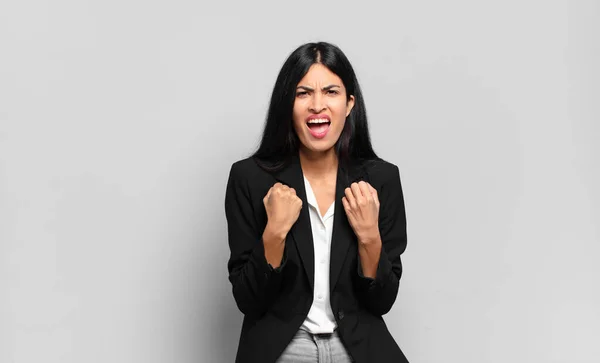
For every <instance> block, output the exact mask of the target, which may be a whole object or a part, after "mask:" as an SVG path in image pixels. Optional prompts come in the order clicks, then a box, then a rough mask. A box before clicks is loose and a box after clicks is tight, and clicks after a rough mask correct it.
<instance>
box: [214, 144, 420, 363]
mask: <svg viewBox="0 0 600 363" xmlns="http://www.w3.org/2000/svg"><path fill="white" fill-rule="evenodd" d="M359 180H364V181H366V182H368V183H370V184H371V185H372V186H373V187H374V188H375V189H376V190H377V193H378V196H379V201H380V210H379V230H380V234H381V239H382V242H383V248H382V249H381V256H380V259H379V266H378V267H377V276H376V278H375V279H370V278H367V277H365V276H363V274H362V272H361V267H360V258H359V255H358V248H357V238H356V235H355V234H354V232H353V230H352V227H351V226H350V224H349V222H348V219H347V217H346V213H345V211H344V208H343V207H342V202H341V199H342V197H343V196H344V189H345V188H346V187H349V186H350V184H351V183H352V182H354V181H359ZM276 182H281V183H283V184H285V185H287V186H289V187H292V188H294V189H295V190H296V194H297V195H298V197H299V198H300V199H302V201H303V206H302V210H301V212H300V216H299V217H298V220H297V221H296V223H295V224H294V226H293V227H292V229H291V230H290V232H289V233H288V236H287V238H286V242H285V250H284V257H283V262H282V264H281V266H279V267H278V268H277V269H272V268H271V266H270V265H269V264H268V262H267V260H266V258H265V254H264V246H263V243H262V239H261V237H262V233H263V231H264V228H265V226H266V224H267V214H266V211H265V207H264V205H263V198H264V196H265V195H266V194H267V191H268V190H269V188H271V187H272V186H273V184H275V183H276ZM335 202H336V205H335V211H334V222H333V235H332V241H331V255H330V256H331V261H330V292H331V299H330V301H331V308H332V310H333V313H334V316H335V319H336V321H337V324H338V328H337V329H338V333H339V336H340V338H341V340H342V342H343V344H344V346H345V347H346V348H347V349H348V351H349V353H350V355H351V356H352V358H353V359H354V361H355V362H357V363H386V362H389V363H392V362H393V363H403V362H408V361H407V360H406V358H405V356H404V354H403V353H402V351H401V350H400V348H399V347H398V345H397V344H396V342H395V341H394V339H393V337H392V336H391V334H390V332H389V331H388V329H387V326H386V324H385V322H384V321H383V318H382V315H384V314H386V313H387V312H388V311H389V310H390V309H391V307H392V305H393V304H394V301H395V300H396V296H397V294H398V285H399V281H400V276H401V274H402V263H401V261H400V255H401V254H402V253H403V252H404V250H405V248H406V216H405V211H404V197H403V194H402V187H401V184H400V174H399V171H398V167H397V166H395V165H394V164H391V163H388V162H386V161H383V160H377V161H372V162H369V163H362V164H359V163H354V164H352V165H350V166H348V167H346V168H344V169H342V168H341V164H340V169H338V174H337V184H336V197H335ZM225 213H226V217H227V228H228V236H229V248H230V251H231V256H230V259H229V261H228V264H227V267H228V271H229V281H230V282H231V284H232V287H233V296H234V298H235V301H236V304H237V306H238V308H239V309H240V311H241V312H242V313H243V314H244V321H243V324H242V332H241V336H240V340H239V346H238V351H237V356H236V363H246V362H248V363H274V362H275V361H276V360H277V358H278V357H279V356H280V355H281V353H282V352H283V350H284V349H285V348H286V347H287V345H288V344H289V343H290V341H291V340H292V337H293V336H294V334H295V333H296V331H297V330H298V329H299V327H300V326H301V325H302V323H303V321H304V319H305V318H306V316H307V314H308V311H309V309H310V307H311V304H312V301H313V279H314V250H313V240H312V232H311V225H310V219H309V218H310V217H309V212H308V203H307V201H306V191H305V188H304V179H303V174H302V169H301V167H300V161H299V158H298V155H295V157H294V158H293V159H292V161H291V163H289V164H288V165H287V166H286V167H285V168H284V169H282V170H280V171H279V172H276V173H269V172H266V171H264V170H263V169H261V168H260V167H259V166H258V165H257V164H256V162H255V161H254V159H252V158H247V159H244V160H240V161H238V162H236V163H234V164H233V165H232V167H231V170H230V174H229V180H228V182H227V189H226V195H225Z"/></svg>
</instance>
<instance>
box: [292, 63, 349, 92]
mask: <svg viewBox="0 0 600 363" xmlns="http://www.w3.org/2000/svg"><path fill="white" fill-rule="evenodd" d="M330 84H336V85H338V86H341V87H344V84H343V83H342V80H341V78H340V77H338V75H337V74H335V73H333V72H332V71H330V70H329V68H327V67H325V66H324V65H322V64H320V63H315V64H313V65H312V66H310V68H309V69H308V72H307V73H306V74H305V75H304V77H303V78H302V79H301V80H300V82H298V85H299V86H301V85H330Z"/></svg>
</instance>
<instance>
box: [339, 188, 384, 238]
mask: <svg viewBox="0 0 600 363" xmlns="http://www.w3.org/2000/svg"><path fill="white" fill-rule="evenodd" d="M344 192H345V194H346V196H345V197H343V198H342V204H343V205H344V210H345V211H346V216H348V221H349V222H350V226H351V227H352V229H353V230H354V234H356V237H358V241H359V243H362V244H369V243H372V242H375V241H379V240H380V235H379V197H378V196H377V190H375V188H373V187H372V186H371V185H370V184H369V183H367V182H365V181H360V182H358V183H352V184H351V185H350V188H346V189H345V190H344Z"/></svg>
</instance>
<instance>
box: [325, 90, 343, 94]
mask: <svg viewBox="0 0 600 363" xmlns="http://www.w3.org/2000/svg"><path fill="white" fill-rule="evenodd" d="M339 93H340V92H339V91H338V90H334V89H330V90H328V91H327V94H330V95H337V94H339Z"/></svg>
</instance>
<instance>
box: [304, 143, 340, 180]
mask: <svg viewBox="0 0 600 363" xmlns="http://www.w3.org/2000/svg"><path fill="white" fill-rule="evenodd" d="M298 155H299V157H300V165H301V166H302V172H303V174H304V175H305V176H306V177H307V178H308V179H310V178H311V177H316V178H321V177H323V176H326V175H331V174H335V173H337V168H338V157H337V154H336V153H335V149H334V148H331V149H329V150H327V151H325V152H313V151H310V150H305V149H300V150H299V152H298Z"/></svg>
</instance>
